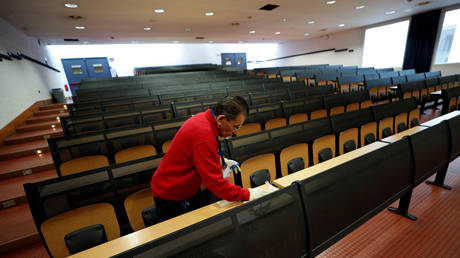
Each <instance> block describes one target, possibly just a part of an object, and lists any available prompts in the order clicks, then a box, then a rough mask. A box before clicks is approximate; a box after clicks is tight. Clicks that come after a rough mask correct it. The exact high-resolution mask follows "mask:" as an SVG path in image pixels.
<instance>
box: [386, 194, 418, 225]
mask: <svg viewBox="0 0 460 258" xmlns="http://www.w3.org/2000/svg"><path fill="white" fill-rule="evenodd" d="M411 197H412V190H410V192H408V193H407V194H406V195H404V196H403V197H401V199H399V205H398V208H395V207H389V208H388V210H389V211H392V212H394V213H396V214H399V215H401V216H403V217H406V218H408V219H410V220H413V221H415V220H417V217H415V216H414V215H412V214H410V213H409V204H410V199H411Z"/></svg>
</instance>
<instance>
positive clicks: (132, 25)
mask: <svg viewBox="0 0 460 258" xmlns="http://www.w3.org/2000/svg"><path fill="white" fill-rule="evenodd" d="M327 1H329V0H303V1H300V0H263V1H262V0H124V1H121V0H97V1H96V0H68V1H66V0H0V6H1V8H0V17H2V18H3V19H5V20H6V21H7V22H9V23H10V24H12V25H13V26H15V27H16V28H18V29H20V30H22V31H23V32H24V33H26V34H27V35H29V36H32V37H36V38H38V39H40V40H41V41H43V42H46V43H48V44H75V43H77V44H83V43H85V44H112V43H171V42H174V41H178V42H180V43H237V42H239V41H242V42H244V43H279V42H283V41H288V40H299V39H304V38H313V37H319V36H322V35H324V34H330V33H334V32H338V31H343V30H349V29H352V28H358V27H362V26H367V25H371V24H376V23H380V22H385V21H389V20H393V19H398V18H401V17H407V16H411V15H413V14H416V13H420V12H424V11H428V10H432V9H436V8H442V7H447V6H451V5H455V4H458V3H460V0H431V1H430V3H429V4H427V5H423V6H419V4H420V3H422V2H426V1H427V0H385V1H383V0H336V3H335V4H331V5H328V4H326V2H327ZM65 3H74V4H77V5H78V8H74V9H70V8H67V7H65V6H64V4H65ZM266 4H275V5H279V7H278V8H276V9H274V10H272V11H263V10H259V8H261V7H262V6H264V5H266ZM361 5H364V6H365V7H364V8H362V9H356V8H355V7H356V6H361ZM155 9H164V10H165V12H164V13H155V12H154V10H155ZM390 11H395V13H393V14H386V13H387V12H390ZM206 12H213V13H214V15H213V16H205V13H206ZM69 16H81V18H80V19H72V18H69ZM284 19H285V21H283V20H284ZM309 21H315V23H314V24H308V22H309ZM232 23H237V24H238V25H232ZM339 24H344V25H345V26H344V27H338V25H339ZM75 26H85V29H84V30H77V29H75ZM144 28H151V30H148V31H146V30H144ZM186 28H189V29H191V31H186ZM251 30H254V31H255V33H254V34H250V33H249V31H251ZM276 32H279V34H278V35H276V34H275V33H276ZM305 33H309V34H310V35H308V36H305V35H304V34H305ZM196 37H204V39H196ZM64 38H75V39H79V42H64V40H63V39H64ZM209 41H212V42H209ZM176 43H177V42H176Z"/></svg>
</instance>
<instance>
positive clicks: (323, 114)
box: [310, 109, 327, 120]
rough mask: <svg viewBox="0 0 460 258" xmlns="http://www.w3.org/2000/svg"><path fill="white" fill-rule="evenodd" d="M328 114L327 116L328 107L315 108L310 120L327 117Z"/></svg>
mask: <svg viewBox="0 0 460 258" xmlns="http://www.w3.org/2000/svg"><path fill="white" fill-rule="evenodd" d="M326 116H327V110H326V109H319V110H314V111H312V112H311V114H310V120H313V119H318V118H321V117H326Z"/></svg>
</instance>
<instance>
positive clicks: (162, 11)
mask: <svg viewBox="0 0 460 258" xmlns="http://www.w3.org/2000/svg"><path fill="white" fill-rule="evenodd" d="M155 12H156V13H164V12H165V10H164V9H155Z"/></svg>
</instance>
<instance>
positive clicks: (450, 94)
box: [441, 80, 460, 114]
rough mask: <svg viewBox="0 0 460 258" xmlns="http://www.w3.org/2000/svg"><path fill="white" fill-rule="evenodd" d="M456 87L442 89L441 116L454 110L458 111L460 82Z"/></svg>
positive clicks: (459, 107) (459, 108)
mask: <svg viewBox="0 0 460 258" xmlns="http://www.w3.org/2000/svg"><path fill="white" fill-rule="evenodd" d="M455 86H456V87H452V88H451V87H449V88H447V89H445V88H443V89H442V93H441V96H442V103H443V105H442V112H441V113H442V114H447V113H449V112H452V111H454V110H460V80H459V84H458V85H455Z"/></svg>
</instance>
